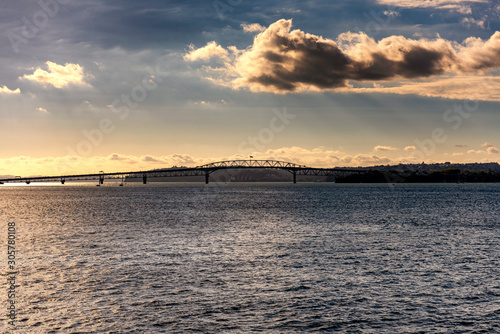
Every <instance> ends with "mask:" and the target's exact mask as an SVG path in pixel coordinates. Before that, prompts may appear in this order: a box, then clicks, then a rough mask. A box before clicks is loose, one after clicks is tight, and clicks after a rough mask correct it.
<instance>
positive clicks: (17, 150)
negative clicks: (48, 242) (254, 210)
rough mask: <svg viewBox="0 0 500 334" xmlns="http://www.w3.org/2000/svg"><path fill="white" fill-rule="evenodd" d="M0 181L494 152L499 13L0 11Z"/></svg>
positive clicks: (357, 7) (189, 5)
mask: <svg viewBox="0 0 500 334" xmlns="http://www.w3.org/2000/svg"><path fill="white" fill-rule="evenodd" d="M0 31H1V32H2V36H1V41H2V42H1V46H2V47H1V48H0V124H1V130H0V143H1V147H2V149H1V150H0V175H19V176H31V175H60V174H72V173H94V172H98V171H100V170H104V171H105V172H115V171H135V170H146V169H154V168H165V167H170V166H197V165H202V164H205V163H209V162H215V161H221V160H233V159H248V158H249V157H250V156H252V157H253V158H254V159H275V160H284V161H290V162H294V163H298V164H303V165H308V166H312V167H348V166H371V165H387V164H399V163H421V162H425V163H435V162H447V161H449V162H456V163H466V162H498V161H499V159H500V153H499V150H500V131H498V125H499V124H500V3H499V2H498V1H486V0H471V1H448V0H434V1H429V0H403V1H395V0H352V1H321V0H305V1H299V0H296V1H294V0H288V1H285V0H283V1H272V2H270V1H260V0H252V1H250V0H214V1H212V0H208V1H195V0H193V1H185V0H183V1H180V0H179V1H169V0H162V1H160V0H144V1H133V0H121V1H110V0H109V1H104V0H86V1H76V0H41V1H28V0H18V1H15V2H14V1H9V2H7V1H4V2H2V4H1V5H0Z"/></svg>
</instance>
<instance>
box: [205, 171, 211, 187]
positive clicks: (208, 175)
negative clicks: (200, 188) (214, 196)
mask: <svg viewBox="0 0 500 334" xmlns="http://www.w3.org/2000/svg"><path fill="white" fill-rule="evenodd" d="M209 177H210V173H209V172H205V184H208V179H209Z"/></svg>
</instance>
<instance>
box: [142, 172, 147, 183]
mask: <svg viewBox="0 0 500 334" xmlns="http://www.w3.org/2000/svg"><path fill="white" fill-rule="evenodd" d="M146 183H148V176H147V174H146V173H144V174H142V184H146Z"/></svg>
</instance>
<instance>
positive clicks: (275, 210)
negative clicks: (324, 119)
mask: <svg viewBox="0 0 500 334" xmlns="http://www.w3.org/2000/svg"><path fill="white" fill-rule="evenodd" d="M0 222H1V224H0V226H1V231H2V233H1V234H0V247H1V251H0V252H1V257H0V259H1V261H2V263H1V266H2V271H1V273H2V279H1V282H0V283H1V284H0V291H1V292H0V301H1V311H0V332H12V333H194V332H197V333H224V332H228V333H233V332H234V333H248V332H263V333H291V332H343V333H500V253H499V250H500V185H495V184H439V185H414V184H412V185H395V186H389V185H340V184H300V183H299V184H296V185H293V184H227V185H222V186H221V185H216V184H211V185H208V186H205V185H201V184H149V185H142V184H127V185H126V186H125V187H118V186H117V184H109V183H108V184H105V185H104V186H102V187H96V186H95V184H92V185H89V184H87V185H85V184H84V185H82V184H80V185H77V184H73V185H71V184H70V185H64V186H63V185H53V186H36V185H35V186H6V185H3V186H1V187H0ZM9 222H15V224H16V235H17V243H16V249H17V261H18V270H19V274H18V276H17V281H16V282H17V283H16V284H18V285H19V287H17V291H16V293H17V294H16V303H17V309H18V321H17V323H16V325H15V327H14V328H15V330H12V326H10V325H8V324H7V321H8V320H7V283H6V275H5V272H6V270H7V269H6V268H7V256H6V251H7V224H8V223H9Z"/></svg>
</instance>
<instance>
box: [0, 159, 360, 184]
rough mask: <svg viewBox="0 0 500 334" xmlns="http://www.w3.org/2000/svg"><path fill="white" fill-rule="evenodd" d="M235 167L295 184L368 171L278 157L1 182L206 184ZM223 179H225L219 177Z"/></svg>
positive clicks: (1, 182) (16, 179)
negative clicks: (289, 178)
mask: <svg viewBox="0 0 500 334" xmlns="http://www.w3.org/2000/svg"><path fill="white" fill-rule="evenodd" d="M234 169H281V170H285V171H287V172H290V174H292V175H293V183H297V175H317V176H334V177H336V176H345V175H349V174H360V173H364V172H365V171H362V170H357V169H349V168H312V167H306V166H303V165H297V164H294V163H291V162H284V161H277V160H231V161H219V162H213V163H209V164H206V165H202V166H197V167H172V168H165V169H155V170H149V171H135V172H134V171H133V172H116V173H103V172H100V173H97V174H76V175H59V176H33V177H19V176H16V177H15V178H10V179H0V184H3V183H7V182H9V183H14V182H23V183H26V184H30V183H31V182H61V183H62V184H64V182H66V181H82V180H96V179H97V180H98V181H99V185H101V184H103V183H104V179H121V180H122V184H123V180H124V179H125V177H129V178H142V182H143V183H144V184H146V183H147V180H148V178H153V177H172V176H205V183H206V184H208V183H209V178H210V174H212V173H213V172H215V171H217V170H226V171H227V176H228V177H227V178H226V177H220V179H222V178H224V180H223V182H226V181H229V179H230V177H231V175H232V174H231V171H230V170H234ZM217 181H222V180H217Z"/></svg>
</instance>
